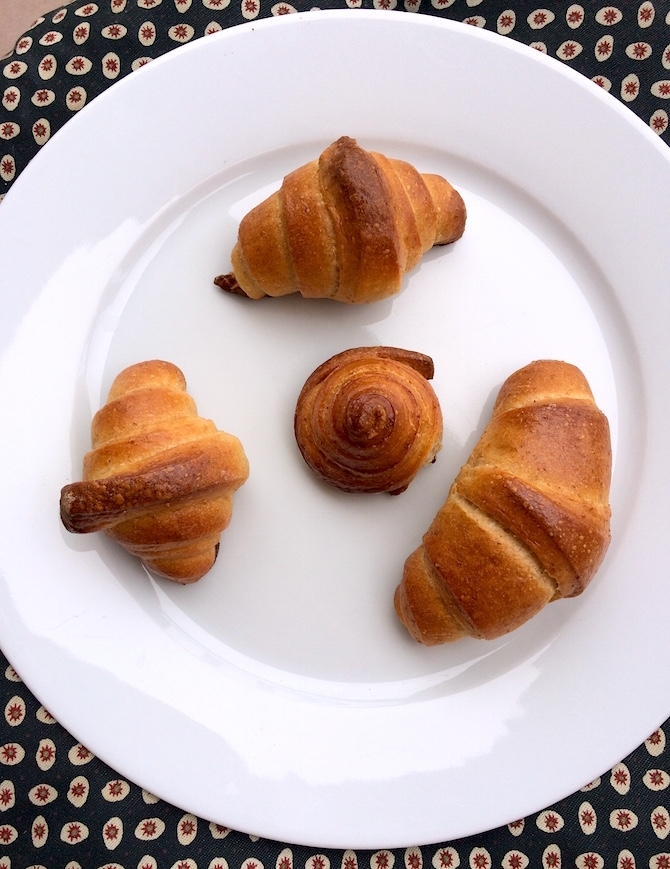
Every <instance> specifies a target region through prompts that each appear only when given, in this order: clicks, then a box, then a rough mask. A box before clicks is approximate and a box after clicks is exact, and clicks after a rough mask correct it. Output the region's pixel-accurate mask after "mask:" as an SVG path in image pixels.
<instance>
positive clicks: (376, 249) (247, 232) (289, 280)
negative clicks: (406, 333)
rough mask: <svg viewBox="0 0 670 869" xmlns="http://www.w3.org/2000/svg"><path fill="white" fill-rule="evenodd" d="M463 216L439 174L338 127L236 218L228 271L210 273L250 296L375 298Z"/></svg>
mask: <svg viewBox="0 0 670 869" xmlns="http://www.w3.org/2000/svg"><path fill="white" fill-rule="evenodd" d="M465 221H466V209H465V204H464V202H463V199H462V197H461V195H460V194H459V193H458V192H457V191H456V190H455V189H454V188H453V187H452V186H451V184H449V182H448V181H446V180H445V179H444V178H442V177H441V176H440V175H432V174H425V175H422V174H420V173H419V172H418V171H417V170H416V169H415V168H414V167H413V166H412V165H411V164H410V163H406V162H404V161H402V160H395V159H390V158H388V157H385V156H384V155H383V154H378V153H375V152H373V151H365V150H364V149H363V148H361V147H360V146H359V145H358V144H357V143H356V141H355V140H354V139H350V138H348V137H346V136H343V137H342V138H340V139H338V140H337V141H336V142H334V143H333V144H332V145H330V146H329V147H328V148H326V150H325V151H324V152H323V153H322V154H321V156H320V157H319V158H318V159H316V160H313V161H312V162H311V163H307V164H306V165H305V166H302V167H300V168H299V169H296V170H295V171H294V172H291V173H290V174H289V175H287V176H286V177H285V178H284V180H283V183H282V186H281V188H280V190H278V191H277V192H276V193H273V194H272V195H271V196H269V197H268V198H267V199H266V200H265V201H264V202H262V203H261V204H260V205H257V206H256V207H255V208H254V209H253V210H252V211H250V212H249V213H248V214H247V215H246V216H245V217H244V218H243V220H242V222H241V223H240V227H239V231H238V239H237V244H236V245H235V247H234V248H233V251H232V255H231V259H232V266H233V271H232V272H231V273H230V274H227V275H220V276H219V277H217V278H215V280H214V283H215V284H217V285H218V286H220V287H221V288H222V289H224V290H227V291H228V292H233V293H237V294H239V295H245V296H248V297H249V298H251V299H260V298H262V297H263V296H285V295H288V294H289V293H296V292H298V293H301V295H303V296H304V297H305V298H327V299H336V300H337V301H340V302H348V303H353V304H355V303H359V302H375V301H377V300H379V299H384V298H387V297H389V296H393V295H395V294H396V293H398V292H399V291H400V288H401V285H402V279H403V276H404V275H405V274H406V273H407V272H409V271H411V270H412V269H413V268H414V267H415V266H416V265H417V264H418V262H419V260H420V259H421V257H422V256H423V254H424V253H426V251H428V250H430V248H431V247H433V245H436V244H439V245H443V244H450V243H451V242H454V241H456V240H457V239H458V238H460V237H461V235H462V234H463V231H464V229H465Z"/></svg>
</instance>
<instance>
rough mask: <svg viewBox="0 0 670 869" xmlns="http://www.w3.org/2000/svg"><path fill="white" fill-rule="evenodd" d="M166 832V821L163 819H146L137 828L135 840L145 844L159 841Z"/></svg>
mask: <svg viewBox="0 0 670 869" xmlns="http://www.w3.org/2000/svg"><path fill="white" fill-rule="evenodd" d="M164 832H165V821H163V820H162V819H161V818H145V819H144V820H143V821H140V822H139V824H138V825H137V826H136V827H135V838H136V839H142V840H143V841H145V842H152V841H153V840H154V839H158V837H159V836H162V835H163V833H164Z"/></svg>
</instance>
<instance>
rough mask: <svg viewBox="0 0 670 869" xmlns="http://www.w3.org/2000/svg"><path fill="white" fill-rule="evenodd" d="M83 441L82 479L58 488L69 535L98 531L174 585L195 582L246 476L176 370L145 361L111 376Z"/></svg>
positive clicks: (229, 439) (234, 449)
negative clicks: (87, 446)
mask: <svg viewBox="0 0 670 869" xmlns="http://www.w3.org/2000/svg"><path fill="white" fill-rule="evenodd" d="M91 441H92V450H91V451H90V452H89V453H87V455H86V456H85V457H84V462H83V474H82V476H83V479H82V481H81V482H77V483H71V484H70V485H67V486H64V487H63V489H62V491H61V499H60V509H61V519H62V521H63V524H64V525H65V527H66V528H67V529H68V531H72V532H74V533H80V534H81V533H88V532H92V531H105V532H106V533H107V534H108V535H109V536H110V537H112V538H113V539H115V540H116V541H118V542H119V543H120V544H121V545H122V546H123V547H124V548H125V549H127V550H128V551H129V552H131V553H132V554H133V555H136V556H138V557H139V558H141V559H142V561H143V562H144V563H145V564H146V566H147V567H148V568H149V569H150V570H152V571H154V572H155V573H158V574H160V575H162V576H166V577H168V578H169V579H172V580H175V581H176V582H180V583H187V582H195V581H196V580H198V579H200V578H201V577H202V576H204V574H205V573H207V571H208V570H209V569H210V568H211V567H212V565H213V564H214V561H215V559H216V554H217V551H218V545H219V540H220V536H221V532H222V531H223V530H224V529H225V528H226V527H227V526H228V524H229V522H230V519H231V516H232V497H233V493H234V492H235V491H236V490H237V489H238V488H239V487H240V486H241V485H242V484H243V483H244V482H245V480H246V479H247V477H248V474H249V466H248V462H247V458H246V456H245V454H244V450H243V448H242V445H241V444H240V442H239V440H238V439H237V438H235V437H233V436H232V435H229V434H227V433H226V432H222V431H218V430H217V428H216V426H215V425H214V423H213V422H212V421H211V420H206V419H203V418H202V417H199V416H198V415H197V410H196V407H195V403H194V401H193V399H192V398H191V396H190V395H188V393H187V392H186V381H185V379H184V376H183V374H182V372H181V371H180V370H179V369H178V368H177V367H176V366H175V365H172V364H171V363H169V362H163V361H161V360H152V361H149V362H141V363H138V364H137V365H133V366H130V368H127V369H125V370H124V371H123V372H121V374H119V376H118V377H117V378H116V380H115V381H114V383H113V385H112V388H111V390H110V393H109V398H108V401H107V403H106V404H105V405H104V406H103V407H102V408H101V409H100V410H99V411H98V412H97V413H96V415H95V416H94V418H93V421H92V424H91Z"/></svg>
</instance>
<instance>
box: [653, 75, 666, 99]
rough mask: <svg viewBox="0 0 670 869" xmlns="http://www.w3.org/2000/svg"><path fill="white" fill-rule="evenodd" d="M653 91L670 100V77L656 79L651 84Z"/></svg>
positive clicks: (656, 94) (659, 97)
mask: <svg viewBox="0 0 670 869" xmlns="http://www.w3.org/2000/svg"><path fill="white" fill-rule="evenodd" d="M651 92H652V94H653V95H654V96H655V97H658V99H660V100H670V79H667V78H665V79H663V80H662V81H655V82H654V83H653V85H652V86H651Z"/></svg>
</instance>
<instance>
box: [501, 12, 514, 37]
mask: <svg viewBox="0 0 670 869" xmlns="http://www.w3.org/2000/svg"><path fill="white" fill-rule="evenodd" d="M515 27H516V12H515V11H514V9H505V11H504V12H501V13H500V15H499V16H498V20H497V21H496V30H497V31H498V33H500V35H501V36H507V35H508V34H509V33H511V32H512V31H513V30H514V28H515Z"/></svg>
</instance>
